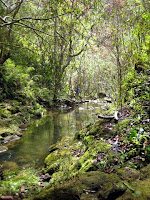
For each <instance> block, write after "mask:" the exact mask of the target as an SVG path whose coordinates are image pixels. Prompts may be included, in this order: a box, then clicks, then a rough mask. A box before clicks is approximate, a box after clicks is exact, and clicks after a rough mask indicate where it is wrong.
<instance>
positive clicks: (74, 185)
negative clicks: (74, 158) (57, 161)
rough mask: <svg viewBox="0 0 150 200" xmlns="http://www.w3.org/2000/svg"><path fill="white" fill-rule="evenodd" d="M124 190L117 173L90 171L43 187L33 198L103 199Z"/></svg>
mask: <svg viewBox="0 0 150 200" xmlns="http://www.w3.org/2000/svg"><path fill="white" fill-rule="evenodd" d="M125 190H126V188H125V186H124V185H123V184H122V183H121V182H120V179H119V178H118V176H117V175H109V174H105V173H103V172H99V171H90V172H86V173H83V174H81V175H80V176H76V177H74V178H71V179H70V180H68V181H65V182H63V184H58V185H56V186H49V187H47V188H45V189H44V190H43V191H42V192H41V193H40V194H39V195H38V196H37V197H35V198H34V200H45V199H52V200H58V199H65V200H70V199H71V200H74V199H82V200H90V198H91V199H103V200H104V199H107V198H109V197H110V196H111V195H112V196H113V195H114V194H115V195H116V197H117V196H118V195H120V194H123V193H124V191H125ZM87 194H88V195H87Z"/></svg>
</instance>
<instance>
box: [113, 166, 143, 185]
mask: <svg viewBox="0 0 150 200" xmlns="http://www.w3.org/2000/svg"><path fill="white" fill-rule="evenodd" d="M117 174H118V176H119V177H120V178H121V179H122V180H127V181H129V182H132V181H134V180H136V179H138V178H139V177H140V171H138V170H136V169H132V168H129V167H125V168H121V169H119V170H118V171H117Z"/></svg>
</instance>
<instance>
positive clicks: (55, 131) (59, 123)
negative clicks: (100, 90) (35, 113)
mask: <svg viewBox="0 0 150 200" xmlns="http://www.w3.org/2000/svg"><path fill="white" fill-rule="evenodd" d="M91 108H92V109H91ZM97 108H99V105H98V103H97V102H94V103H93V102H90V103H85V104H82V105H80V106H79V107H76V108H75V109H74V110H70V111H63V110H60V111H49V112H48V115H47V116H44V117H43V118H42V119H36V120H32V121H31V122H30V125H29V127H28V128H27V130H26V131H25V132H24V135H23V137H22V138H21V139H20V140H18V141H14V142H11V143H10V144H8V145H7V146H8V148H9V150H8V151H7V152H5V153H2V154H0V160H1V162H4V161H10V162H16V163H17V164H18V165H19V166H26V165H30V166H31V165H40V163H43V161H44V158H45V157H46V156H47V155H48V148H49V146H50V145H52V144H54V143H56V142H58V141H60V140H61V138H63V137H65V136H69V135H73V134H74V133H75V132H76V131H78V130H80V129H81V128H82V127H83V126H84V125H85V124H87V123H89V122H93V121H94V120H96V116H95V115H93V113H95V110H96V109H97Z"/></svg>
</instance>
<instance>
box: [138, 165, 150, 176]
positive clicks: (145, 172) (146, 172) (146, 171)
mask: <svg viewBox="0 0 150 200" xmlns="http://www.w3.org/2000/svg"><path fill="white" fill-rule="evenodd" d="M140 178H141V179H145V178H150V164H149V165H147V166H146V167H143V168H142V169H141V177H140Z"/></svg>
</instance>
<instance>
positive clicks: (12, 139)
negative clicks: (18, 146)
mask: <svg viewBox="0 0 150 200" xmlns="http://www.w3.org/2000/svg"><path fill="white" fill-rule="evenodd" d="M19 139H20V137H19V136H17V135H10V136H7V137H5V138H4V143H7V142H11V141H14V140H19Z"/></svg>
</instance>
